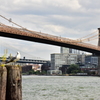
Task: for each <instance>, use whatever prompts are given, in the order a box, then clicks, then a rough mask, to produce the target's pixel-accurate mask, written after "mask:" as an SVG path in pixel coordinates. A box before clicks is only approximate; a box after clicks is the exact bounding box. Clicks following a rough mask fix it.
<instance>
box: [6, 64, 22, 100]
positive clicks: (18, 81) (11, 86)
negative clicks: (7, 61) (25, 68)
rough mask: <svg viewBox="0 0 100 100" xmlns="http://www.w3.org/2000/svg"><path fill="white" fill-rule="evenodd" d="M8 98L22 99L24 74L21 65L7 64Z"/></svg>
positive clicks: (8, 99) (7, 99) (9, 99)
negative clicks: (22, 74)
mask: <svg viewBox="0 0 100 100" xmlns="http://www.w3.org/2000/svg"><path fill="white" fill-rule="evenodd" d="M6 68H7V89H6V100H22V76H21V68H20V67H19V66H12V65H9V66H8V65H7V66H6Z"/></svg>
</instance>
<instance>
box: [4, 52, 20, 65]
mask: <svg viewBox="0 0 100 100" xmlns="http://www.w3.org/2000/svg"><path fill="white" fill-rule="evenodd" d="M20 57H21V56H20V53H19V51H17V55H16V56H15V57H12V58H11V59H10V60H8V61H6V62H5V64H7V63H11V62H16V61H18V60H19V59H20Z"/></svg>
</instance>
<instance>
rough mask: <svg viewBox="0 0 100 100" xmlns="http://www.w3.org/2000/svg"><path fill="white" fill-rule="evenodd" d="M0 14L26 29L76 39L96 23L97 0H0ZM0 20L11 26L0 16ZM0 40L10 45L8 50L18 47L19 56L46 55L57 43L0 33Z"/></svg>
mask: <svg viewBox="0 0 100 100" xmlns="http://www.w3.org/2000/svg"><path fill="white" fill-rule="evenodd" d="M0 14H1V15H3V16H5V17H7V18H11V19H12V21H14V22H16V23H18V24H19V25H21V26H23V27H25V28H27V29H31V30H34V31H41V32H43V33H48V34H52V35H57V36H62V37H68V38H72V39H78V38H80V37H82V36H85V35H87V34H90V33H92V32H94V31H96V30H97V28H99V27H100V0H0ZM0 22H1V23H4V24H6V25H11V26H14V25H12V24H11V23H9V22H7V21H6V20H4V19H3V18H0ZM0 40H1V41H2V42H1V43H2V44H3V45H5V46H8V44H9V46H8V47H7V48H9V47H10V48H12V49H11V50H8V53H9V52H11V51H16V50H17V51H18V50H19V51H20V52H21V53H22V57H23V56H26V57H30V56H31V57H40V58H44V59H50V54H51V53H59V52H60V47H58V46H52V45H47V44H41V43H35V42H27V41H22V40H15V39H7V38H2V37H0ZM13 47H14V48H15V49H14V48H13ZM1 50H3V46H2V48H1ZM22 51H23V52H22ZM28 54H29V55H30V56H28Z"/></svg>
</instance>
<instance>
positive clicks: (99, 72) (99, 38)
mask: <svg viewBox="0 0 100 100" xmlns="http://www.w3.org/2000/svg"><path fill="white" fill-rule="evenodd" d="M98 31H99V34H98V35H99V36H98V46H100V28H98ZM98 75H99V76H100V55H98Z"/></svg>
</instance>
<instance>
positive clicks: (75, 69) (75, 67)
mask: <svg viewBox="0 0 100 100" xmlns="http://www.w3.org/2000/svg"><path fill="white" fill-rule="evenodd" d="M79 72H81V70H80V68H79V66H78V65H75V64H72V65H70V67H69V68H68V70H67V73H68V74H70V73H79Z"/></svg>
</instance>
